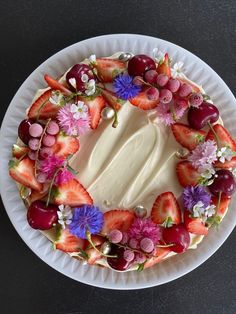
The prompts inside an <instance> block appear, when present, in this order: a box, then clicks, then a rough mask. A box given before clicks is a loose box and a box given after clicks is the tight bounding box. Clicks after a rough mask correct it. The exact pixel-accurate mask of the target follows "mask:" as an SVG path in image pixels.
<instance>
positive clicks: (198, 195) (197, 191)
mask: <svg viewBox="0 0 236 314" xmlns="http://www.w3.org/2000/svg"><path fill="white" fill-rule="evenodd" d="M182 198H183V204H184V207H185V208H186V209H188V210H189V211H190V212H192V213H193V208H194V206H196V205H197V204H198V205H197V206H198V207H199V202H201V204H202V206H203V207H204V208H207V207H208V206H209V205H210V202H211V195H210V194H209V193H208V192H207V191H206V190H205V188H204V187H203V186H200V185H198V186H191V185H190V186H187V187H186V188H184V190H183V192H182Z"/></svg>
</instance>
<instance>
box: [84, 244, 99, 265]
mask: <svg viewBox="0 0 236 314" xmlns="http://www.w3.org/2000/svg"><path fill="white" fill-rule="evenodd" d="M85 253H86V254H87V255H88V259H87V262H88V264H89V265H94V264H95V262H96V261H97V260H98V259H100V258H101V257H102V254H101V253H100V252H98V251H97V250H95V249H94V248H90V249H88V250H86V251H85Z"/></svg>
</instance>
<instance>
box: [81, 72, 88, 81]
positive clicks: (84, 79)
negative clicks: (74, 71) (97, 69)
mask: <svg viewBox="0 0 236 314" xmlns="http://www.w3.org/2000/svg"><path fill="white" fill-rule="evenodd" d="M88 80H89V77H88V75H87V74H85V73H84V74H83V75H82V76H81V81H82V82H83V83H87V82H88Z"/></svg>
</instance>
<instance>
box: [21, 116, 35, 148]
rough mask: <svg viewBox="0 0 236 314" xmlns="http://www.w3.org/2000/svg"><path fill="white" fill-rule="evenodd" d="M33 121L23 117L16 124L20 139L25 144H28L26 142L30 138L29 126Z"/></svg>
mask: <svg viewBox="0 0 236 314" xmlns="http://www.w3.org/2000/svg"><path fill="white" fill-rule="evenodd" d="M33 123H34V121H33V120H31V119H25V120H22V121H21V123H20V124H19V126H18V135H19V138H20V139H21V140H22V142H23V143H24V144H26V145H28V142H29V140H30V138H31V136H30V134H29V128H30V126H31V125H32V124H33Z"/></svg>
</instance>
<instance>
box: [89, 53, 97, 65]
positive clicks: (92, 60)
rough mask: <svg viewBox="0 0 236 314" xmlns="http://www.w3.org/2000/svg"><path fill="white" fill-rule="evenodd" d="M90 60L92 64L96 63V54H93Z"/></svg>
mask: <svg viewBox="0 0 236 314" xmlns="http://www.w3.org/2000/svg"><path fill="white" fill-rule="evenodd" d="M89 62H90V63H92V64H95V63H96V55H91V56H90V57H89Z"/></svg>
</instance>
